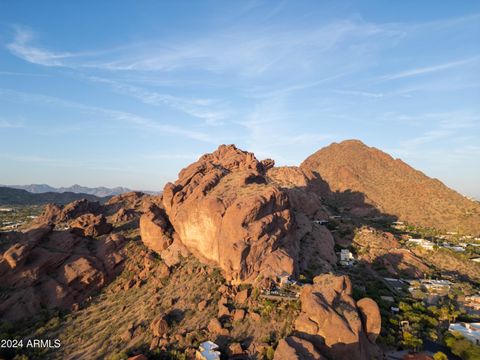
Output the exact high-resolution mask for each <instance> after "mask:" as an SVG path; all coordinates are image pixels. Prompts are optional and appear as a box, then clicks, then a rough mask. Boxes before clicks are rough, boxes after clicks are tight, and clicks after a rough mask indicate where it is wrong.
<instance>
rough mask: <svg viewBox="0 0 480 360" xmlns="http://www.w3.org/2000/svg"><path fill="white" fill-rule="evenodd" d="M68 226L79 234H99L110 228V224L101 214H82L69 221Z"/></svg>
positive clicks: (106, 232)
mask: <svg viewBox="0 0 480 360" xmlns="http://www.w3.org/2000/svg"><path fill="white" fill-rule="evenodd" d="M70 228H71V229H72V231H73V232H76V233H77V234H79V235H80V236H101V235H104V234H108V233H109V232H110V231H111V230H112V225H111V224H109V223H108V222H107V219H106V218H105V216H103V215H102V214H99V215H94V214H84V215H81V216H79V217H78V218H76V219H75V220H74V221H72V222H71V223H70Z"/></svg>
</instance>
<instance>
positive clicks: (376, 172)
mask: <svg viewBox="0 0 480 360" xmlns="http://www.w3.org/2000/svg"><path fill="white" fill-rule="evenodd" d="M300 168H301V169H302V170H304V171H305V172H306V173H309V174H310V176H313V175H315V174H316V175H317V176H320V177H321V179H322V180H323V181H324V186H323V187H322V188H320V192H321V193H322V194H323V195H324V196H325V197H327V198H329V199H330V200H332V201H333V203H335V204H336V205H337V206H338V207H347V208H351V209H354V210H355V211H356V212H357V213H359V214H360V213H363V214H365V215H367V214H369V213H374V212H375V210H377V212H378V211H379V212H381V213H384V214H389V215H394V216H395V217H397V218H398V219H400V220H404V221H407V222H409V223H411V224H415V225H420V226H424V227H435V228H438V229H442V230H449V231H460V232H465V233H475V234H478V233H480V206H479V204H478V202H475V201H471V200H469V199H467V198H466V197H464V196H462V195H460V194H459V193H457V192H455V191H454V190H452V189H449V188H448V187H447V186H445V185H444V184H443V183H441V182H440V181H439V180H437V179H432V178H429V177H428V176H426V175H425V174H423V173H422V172H420V171H418V170H415V169H413V168H412V167H411V166H409V165H407V164H406V163H404V162H403V161H402V160H400V159H394V158H392V157H391V156H390V155H388V154H386V153H384V152H382V151H380V150H378V149H376V148H373V147H368V146H366V145H365V144H363V143H362V142H361V141H358V140H347V141H343V142H341V143H338V144H337V143H333V144H331V145H330V146H327V147H325V148H323V149H320V150H319V151H317V152H316V153H314V154H313V155H311V156H309V157H308V158H307V159H306V160H305V161H304V162H303V163H302V164H301V165H300Z"/></svg>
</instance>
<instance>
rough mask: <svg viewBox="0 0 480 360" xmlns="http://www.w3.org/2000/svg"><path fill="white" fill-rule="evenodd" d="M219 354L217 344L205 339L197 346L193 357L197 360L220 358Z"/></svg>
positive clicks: (216, 359)
mask: <svg viewBox="0 0 480 360" xmlns="http://www.w3.org/2000/svg"><path fill="white" fill-rule="evenodd" d="M220 355H221V354H220V351H218V345H217V344H215V343H214V342H212V341H205V342H203V343H201V344H200V346H199V347H198V350H197V352H196V354H195V358H196V359H198V360H220Z"/></svg>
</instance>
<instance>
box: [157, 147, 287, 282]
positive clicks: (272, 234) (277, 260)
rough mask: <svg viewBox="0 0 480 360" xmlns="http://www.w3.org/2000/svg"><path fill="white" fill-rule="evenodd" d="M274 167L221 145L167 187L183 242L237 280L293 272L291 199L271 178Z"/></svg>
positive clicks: (166, 201)
mask: <svg viewBox="0 0 480 360" xmlns="http://www.w3.org/2000/svg"><path fill="white" fill-rule="evenodd" d="M269 166H271V163H269V162H268V163H261V162H259V161H258V160H257V159H256V158H255V157H254V155H253V154H252V153H248V152H245V151H241V150H238V149H237V148H236V147H235V146H233V145H230V146H225V145H222V146H220V147H219V148H218V150H217V151H215V152H214V153H212V154H207V155H204V156H202V157H201V158H200V159H199V160H198V161H197V162H195V163H193V164H192V165H190V166H188V167H187V168H185V169H183V170H182V171H181V172H180V174H179V179H178V180H177V181H176V182H175V183H174V184H172V183H169V184H167V185H166V186H165V189H164V192H163V204H164V206H165V209H166V212H167V214H168V217H169V219H170V222H171V223H172V225H173V227H174V229H175V232H176V233H177V234H178V236H179V238H180V240H181V242H182V243H183V244H184V245H185V246H186V247H187V248H188V249H189V250H190V251H191V252H192V253H193V254H194V255H196V256H197V257H198V258H200V259H201V260H202V261H204V262H208V263H213V264H218V265H219V266H220V267H221V268H222V269H223V270H224V271H225V274H226V276H227V278H229V279H232V280H235V281H247V280H248V281H252V280H254V279H255V277H256V276H257V275H258V274H260V273H262V274H264V275H266V276H268V275H270V276H273V275H274V274H275V273H277V272H279V271H280V272H281V271H286V272H289V273H292V272H293V271H294V266H295V263H294V256H292V254H291V253H290V252H291V251H293V250H292V249H291V248H292V247H294V246H293V245H294V244H293V237H292V215H291V211H290V204H289V201H288V196H287V194H286V193H285V192H284V191H282V190H281V189H280V188H279V187H277V186H275V185H273V184H268V183H267V179H266V177H265V168H268V167H269Z"/></svg>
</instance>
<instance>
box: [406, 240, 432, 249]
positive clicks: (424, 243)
mask: <svg viewBox="0 0 480 360" xmlns="http://www.w3.org/2000/svg"><path fill="white" fill-rule="evenodd" d="M407 244H409V245H414V246H420V247H422V248H424V249H427V250H433V246H434V245H435V244H434V243H433V242H431V241H428V240H425V239H410V240H408V241H407Z"/></svg>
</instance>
